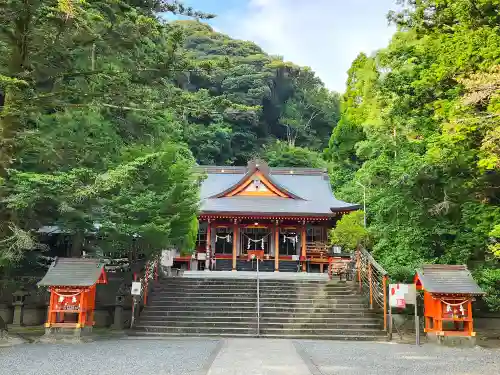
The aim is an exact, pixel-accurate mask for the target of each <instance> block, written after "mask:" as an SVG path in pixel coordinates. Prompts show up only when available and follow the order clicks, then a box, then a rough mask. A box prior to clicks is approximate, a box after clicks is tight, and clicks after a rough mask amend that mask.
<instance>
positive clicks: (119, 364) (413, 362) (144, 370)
mask: <svg viewBox="0 0 500 375" xmlns="http://www.w3.org/2000/svg"><path fill="white" fill-rule="evenodd" d="M0 374H1V375H55V374H57V375H95V374H102V375H153V374H154V375H337V374H341V375H378V374H380V375H413V374H415V375H496V374H500V350H498V349H493V350H491V349H481V348H475V349H451V348H445V347H438V346H434V345H430V344H427V345H424V346H421V347H415V346H414V345H407V344H391V343H384V342H354V341H346V342H344V341H318V340H315V341H313V340H307V341H305V340H304V341H292V340H268V339H252V338H230V339H205V338H179V339H165V340H145V339H121V340H116V339H115V340H104V341H96V342H92V343H84V344H26V345H18V346H15V347H10V348H0Z"/></svg>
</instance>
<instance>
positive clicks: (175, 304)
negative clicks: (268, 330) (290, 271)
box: [154, 301, 366, 311]
mask: <svg viewBox="0 0 500 375" xmlns="http://www.w3.org/2000/svg"><path fill="white" fill-rule="evenodd" d="M154 306H155V307H156V308H157V309H170V310H171V309H172V308H175V309H185V310H189V309H191V310H196V309H200V310H201V309H209V310H214V309H227V308H232V309H235V308H242V309H248V308H250V309H256V308H257V306H256V303H255V301H231V302H221V301H208V302H201V301H194V302H190V301H185V302H179V301H154ZM260 308H261V309H262V310H266V309H275V310H277V311H280V310H283V311H290V310H300V309H307V310H309V311H311V310H350V309H358V310H362V309H365V308H366V307H365V305H363V304H362V303H335V302H329V303H319V304H315V303H309V302H304V303H301V302H288V303H287V302H280V303H263V302H261V304H260Z"/></svg>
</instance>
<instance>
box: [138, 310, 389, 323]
mask: <svg viewBox="0 0 500 375" xmlns="http://www.w3.org/2000/svg"><path fill="white" fill-rule="evenodd" d="M256 314H257V310H256V309H247V310H241V309H239V310H237V309H234V310H233V309H228V310H219V311H212V310H164V309H159V310H158V309H146V310H144V311H143V312H142V314H141V319H142V318H144V319H146V318H147V317H150V316H158V317H169V316H185V317H187V318H204V317H209V316H210V317H216V316H217V317H226V316H240V317H242V318H246V317H255V316H256ZM260 316H261V319H273V320H275V319H291V318H294V319H302V318H304V319H305V318H307V319H310V318H311V317H315V318H318V319H328V318H330V317H332V318H342V319H343V318H349V319H352V320H355V319H359V318H371V319H378V320H380V319H382V317H381V316H380V315H377V314H374V313H372V312H369V311H365V310H364V309H363V310H358V311H352V310H347V311H345V312H342V311H340V312H339V311H336V312H332V311H331V310H327V311H320V312H318V311H314V312H310V311H305V312H300V311H294V312H290V311H285V312H279V311H273V310H267V311H266V310H261V312H260Z"/></svg>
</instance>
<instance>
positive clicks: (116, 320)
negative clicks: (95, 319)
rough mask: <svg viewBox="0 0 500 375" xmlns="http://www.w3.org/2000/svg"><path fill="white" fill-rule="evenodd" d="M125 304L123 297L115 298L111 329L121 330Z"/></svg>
mask: <svg viewBox="0 0 500 375" xmlns="http://www.w3.org/2000/svg"><path fill="white" fill-rule="evenodd" d="M124 303H125V296H124V295H121V294H119V295H117V296H116V298H115V312H114V315H113V324H112V325H111V328H113V329H123V305H124Z"/></svg>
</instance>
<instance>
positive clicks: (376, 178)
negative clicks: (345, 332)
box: [326, 0, 500, 309]
mask: <svg viewBox="0 0 500 375" xmlns="http://www.w3.org/2000/svg"><path fill="white" fill-rule="evenodd" d="M499 6H500V4H498V2H497V1H491V0H484V1H480V2H477V1H472V0H460V1H436V0H428V1H427V0H426V1H418V2H415V1H406V2H404V3H403V8H402V9H401V10H400V11H398V12H393V13H391V14H390V19H391V20H392V21H393V22H394V23H395V24H396V25H397V27H398V31H397V32H396V34H395V35H394V36H393V39H392V40H391V42H390V43H389V45H388V46H387V48H385V49H382V50H380V51H378V52H377V53H376V54H375V55H374V56H373V57H366V56H364V55H360V56H359V57H358V58H357V59H356V60H355V61H354V62H353V65H352V68H351V70H350V72H349V79H348V87H347V91H346V94H345V95H344V98H343V107H342V118H341V120H340V122H339V126H338V128H336V129H335V130H334V134H333V135H332V138H331V140H330V147H329V150H328V151H327V153H326V156H327V159H328V160H330V161H331V168H330V169H331V171H332V176H334V178H335V179H336V181H335V182H334V184H337V185H336V194H337V195H338V196H339V197H342V198H344V199H350V200H351V201H352V200H354V201H360V200H361V193H362V192H361V191H360V189H359V188H358V187H357V185H356V182H361V183H362V184H363V185H365V186H367V190H368V192H369V194H367V206H368V207H369V211H370V212H371V215H370V226H369V231H370V234H371V235H372V236H373V243H374V246H373V253H374V255H375V256H376V257H377V258H378V260H379V261H380V262H381V263H382V264H383V265H384V267H385V268H386V269H387V270H388V271H389V273H391V275H396V274H399V275H403V274H404V272H400V271H401V267H400V265H402V264H404V265H406V266H407V269H414V268H415V267H417V266H419V265H420V264H422V263H436V262H437V263H451V264H456V263H459V264H463V263H465V264H468V265H469V267H471V268H479V269H482V270H484V271H481V272H482V273H484V274H488V277H487V278H482V279H480V281H481V280H488V283H489V285H492V278H494V277H496V276H495V275H497V272H496V270H497V269H498V267H499V263H498V261H497V260H494V259H492V257H491V251H490V250H489V248H488V247H489V245H490V246H491V242H490V237H491V233H492V231H494V228H495V225H497V224H498V222H499V219H500V216H499V215H500V205H499V202H500V196H499V195H498V189H496V188H495V187H496V186H498V184H499V183H500V180H499V178H500V174H499V171H500V170H499V165H498V160H499V159H498V155H499V153H498V148H497V143H498V142H496V140H497V139H498V134H497V133H498V129H499V122H498V121H499V112H498V94H499V88H500V86H499V85H498V64H499V62H500V61H499V60H498V54H497V53H495V51H497V50H498V49H499V48H500V33H499V30H498V23H497V22H498V14H499V10H500V8H499ZM344 129H345V130H344ZM351 129H352V130H354V129H361V130H362V132H361V131H359V132H358V131H352V132H351ZM358 134H359V135H358ZM357 137H359V138H358V139H356V138H357ZM344 140H345V141H346V142H343V141H344ZM343 147H345V148H343ZM486 270H491V272H490V271H486ZM478 272H479V271H478ZM485 282H486V281H485ZM493 284H494V282H493ZM484 285H486V284H484ZM489 302H491V303H490V307H491V308H495V309H496V308H498V305H497V304H495V303H493V302H492V300H491V301H489Z"/></svg>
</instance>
